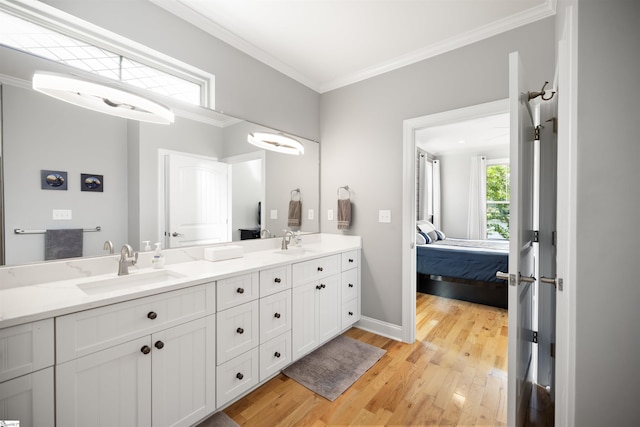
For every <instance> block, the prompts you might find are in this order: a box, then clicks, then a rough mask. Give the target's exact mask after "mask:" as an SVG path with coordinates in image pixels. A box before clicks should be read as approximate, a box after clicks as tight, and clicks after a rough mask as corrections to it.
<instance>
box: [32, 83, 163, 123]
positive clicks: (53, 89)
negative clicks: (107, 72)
mask: <svg viewBox="0 0 640 427" xmlns="http://www.w3.org/2000/svg"><path fill="white" fill-rule="evenodd" d="M32 84H33V89H34V90H37V91H38V92H42V93H44V94H45V95H49V96H51V97H53V98H56V99H59V100H61V101H64V102H68V103H70V104H73V105H77V106H79V107H83V108H88V109H90V110H93V111H98V112H100V113H105V114H110V115H112V116H118V117H123V118H125V119H132V120H138V121H143V122H149V123H158V124H170V123H173V121H174V115H173V112H172V111H171V110H170V109H169V108H167V107H165V106H163V105H160V104H158V103H156V102H154V101H151V100H150V99H147V98H144V97H142V96H139V95H136V94H133V93H131V92H126V91H123V90H120V89H117V88H114V87H110V86H106V85H102V84H99V83H95V82H90V81H86V80H81V79H79V78H77V77H74V76H71V75H63V74H58V73H49V72H45V71H36V72H35V73H34V75H33V82H32Z"/></svg>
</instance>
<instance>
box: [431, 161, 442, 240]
mask: <svg viewBox="0 0 640 427" xmlns="http://www.w3.org/2000/svg"><path fill="white" fill-rule="evenodd" d="M432 176H433V186H432V191H433V199H432V200H433V201H432V203H433V225H434V226H435V227H436V229H437V230H442V225H441V220H440V219H441V216H442V212H441V211H440V160H434V161H433V172H432Z"/></svg>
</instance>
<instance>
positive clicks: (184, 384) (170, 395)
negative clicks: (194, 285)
mask: <svg viewBox="0 0 640 427" xmlns="http://www.w3.org/2000/svg"><path fill="white" fill-rule="evenodd" d="M151 341H152V344H153V345H152V349H153V351H152V355H153V367H152V376H153V381H152V388H151V395H152V405H151V407H152V419H153V425H154V426H189V425H192V424H194V423H195V422H196V421H199V420H200V419H202V418H204V417H205V416H206V415H207V414H209V413H211V412H213V411H214V410H215V367H216V366H215V365H216V364H215V316H207V317H205V318H202V319H198V320H194V321H192V322H188V323H185V324H183V325H180V326H176V327H174V328H171V329H167V330H165V331H162V332H158V333H155V334H153V336H152V340H151Z"/></svg>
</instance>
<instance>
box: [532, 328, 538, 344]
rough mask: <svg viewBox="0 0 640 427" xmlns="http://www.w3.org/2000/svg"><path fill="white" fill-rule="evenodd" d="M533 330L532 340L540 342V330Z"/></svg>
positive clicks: (535, 342)
mask: <svg viewBox="0 0 640 427" xmlns="http://www.w3.org/2000/svg"><path fill="white" fill-rule="evenodd" d="M532 332H533V336H532V337H531V342H533V343H534V344H537V343H538V331H532Z"/></svg>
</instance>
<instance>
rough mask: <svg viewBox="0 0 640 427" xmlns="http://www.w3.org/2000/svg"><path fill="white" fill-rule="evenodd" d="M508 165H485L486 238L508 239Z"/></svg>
mask: <svg viewBox="0 0 640 427" xmlns="http://www.w3.org/2000/svg"><path fill="white" fill-rule="evenodd" d="M509 193H510V188H509V165H490V166H487V238H488V239H505V240H509Z"/></svg>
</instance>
